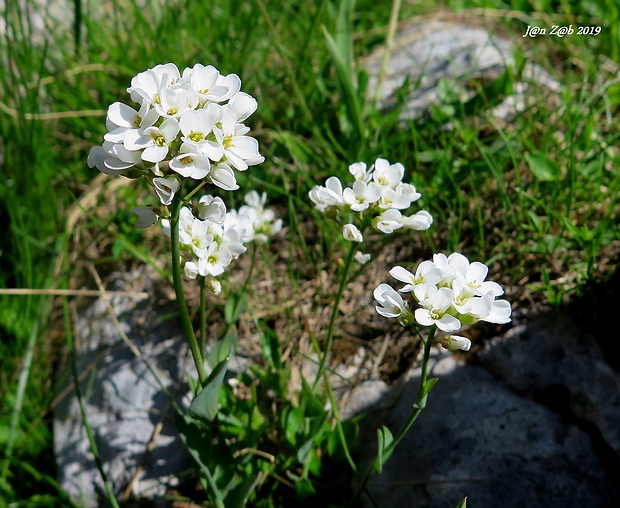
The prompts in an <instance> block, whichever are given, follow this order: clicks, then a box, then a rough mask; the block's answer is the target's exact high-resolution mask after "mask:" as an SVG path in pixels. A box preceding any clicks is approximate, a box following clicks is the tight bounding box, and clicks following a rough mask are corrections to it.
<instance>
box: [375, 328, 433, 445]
mask: <svg viewBox="0 0 620 508" xmlns="http://www.w3.org/2000/svg"><path fill="white" fill-rule="evenodd" d="M436 330H437V328H435V327H434V326H433V327H432V328H431V329H430V330H429V332H428V339H426V342H425V343H424V356H423V357H422V367H421V369H422V372H421V373H420V385H419V386H418V400H417V402H416V403H415V404H414V405H413V411H412V412H411V414H410V415H409V418H407V421H406V422H405V425H403V426H402V427H401V429H400V430H399V431H398V433H397V434H396V436H394V441H392V442H391V443H390V444H389V446H388V447H387V448H386V449H385V451H384V452H383V453H384V455H387V454H389V453H391V452H392V450H394V448H396V446H397V445H398V443H400V441H401V440H402V439H403V437H405V434H406V433H407V431H408V430H409V429H410V428H411V426H412V425H413V422H415V421H416V419H417V418H418V416H419V415H420V413H421V412H422V410H423V409H424V408H425V407H426V398H427V397H428V394H426V395H425V394H424V385H425V384H426V378H427V376H428V361H429V359H430V355H431V348H432V347H433V338H434V337H435V331H436Z"/></svg>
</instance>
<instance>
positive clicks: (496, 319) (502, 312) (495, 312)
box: [482, 300, 512, 325]
mask: <svg viewBox="0 0 620 508" xmlns="http://www.w3.org/2000/svg"><path fill="white" fill-rule="evenodd" d="M511 314H512V307H511V306H510V302H508V301H506V300H494V301H493V303H492V304H491V312H490V313H489V315H488V316H486V317H483V318H482V321H486V322H488V323H495V324H498V325H503V324H506V323H510V315H511Z"/></svg>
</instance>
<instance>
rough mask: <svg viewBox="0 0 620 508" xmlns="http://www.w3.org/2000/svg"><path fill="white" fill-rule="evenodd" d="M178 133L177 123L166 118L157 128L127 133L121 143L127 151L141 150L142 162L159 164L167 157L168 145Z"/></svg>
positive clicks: (172, 119)
mask: <svg viewBox="0 0 620 508" xmlns="http://www.w3.org/2000/svg"><path fill="white" fill-rule="evenodd" d="M178 132H179V122H177V121H176V120H175V119H174V118H167V119H166V120H164V121H163V123H162V124H161V125H160V126H159V127H147V128H146V129H136V130H130V131H127V132H126V134H125V140H124V142H123V144H124V146H125V148H126V149H127V150H130V151H131V150H143V152H142V154H141V155H140V157H141V158H142V160H144V161H147V162H152V163H157V162H161V161H162V160H164V159H165V158H166V156H167V155H168V145H169V143H172V142H173V141H174V140H175V139H176V137H177V134H178Z"/></svg>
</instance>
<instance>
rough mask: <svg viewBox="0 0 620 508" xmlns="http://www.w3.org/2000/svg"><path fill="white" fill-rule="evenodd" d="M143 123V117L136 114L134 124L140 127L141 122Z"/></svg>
mask: <svg viewBox="0 0 620 508" xmlns="http://www.w3.org/2000/svg"><path fill="white" fill-rule="evenodd" d="M141 123H142V118H140V115H136V118H134V121H133V124H134V125H135V126H136V128H137V127H140V124H141Z"/></svg>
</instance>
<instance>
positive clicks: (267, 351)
mask: <svg viewBox="0 0 620 508" xmlns="http://www.w3.org/2000/svg"><path fill="white" fill-rule="evenodd" d="M260 345H261V349H262V352H263V357H264V358H265V360H267V363H268V364H269V366H270V367H271V368H272V369H274V370H280V369H281V368H282V361H281V358H282V348H281V347H280V337H279V336H278V333H277V332H276V331H275V330H272V329H270V328H264V329H263V333H262V334H261V336H260Z"/></svg>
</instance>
